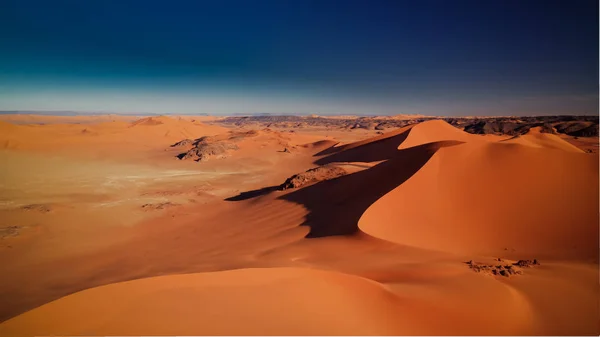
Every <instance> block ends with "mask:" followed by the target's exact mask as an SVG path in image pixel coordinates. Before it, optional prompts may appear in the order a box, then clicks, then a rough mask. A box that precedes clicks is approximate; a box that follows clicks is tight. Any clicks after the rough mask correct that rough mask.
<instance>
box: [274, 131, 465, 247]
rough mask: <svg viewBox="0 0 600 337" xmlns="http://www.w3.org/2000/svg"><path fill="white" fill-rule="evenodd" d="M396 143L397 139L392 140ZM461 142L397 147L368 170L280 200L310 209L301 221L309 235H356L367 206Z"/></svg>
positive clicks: (302, 190) (321, 183) (324, 182)
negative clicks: (434, 156) (447, 149)
mask: <svg viewBox="0 0 600 337" xmlns="http://www.w3.org/2000/svg"><path fill="white" fill-rule="evenodd" d="M396 142H397V139H395V140H394V141H393V143H396ZM462 143H463V142H459V141H442V142H434V143H428V144H423V145H419V146H415V147H411V148H408V149H404V150H397V149H395V148H394V149H395V150H394V151H395V153H394V154H393V155H391V158H389V159H388V160H386V161H384V162H382V163H379V164H377V165H375V166H373V167H371V168H369V169H367V170H363V171H359V172H356V173H353V174H350V175H346V176H342V177H339V178H336V179H332V180H327V181H322V182H320V183H317V184H314V185H310V186H307V187H305V188H302V189H300V190H297V191H294V192H292V193H289V194H286V195H283V196H280V197H279V199H283V200H287V201H290V202H294V203H297V204H301V205H303V206H304V207H306V209H308V211H309V213H308V215H307V216H306V218H305V221H304V222H303V223H302V226H309V227H310V232H309V233H308V235H307V236H306V237H307V238H318V237H325V236H332V235H348V234H353V233H355V232H357V231H358V220H359V219H360V217H361V216H362V215H363V213H364V212H365V211H366V210H367V208H369V207H370V206H371V205H372V204H373V203H375V202H376V201H377V200H378V199H379V198H381V197H382V196H384V195H386V194H387V193H389V192H390V191H391V190H393V189H395V188H396V187H398V186H400V185H401V184H402V183H404V182H405V181H406V180H408V179H409V178H410V177H411V176H413V175H414V174H415V173H416V172H417V171H419V169H421V167H423V166H424V165H425V164H426V163H427V161H429V159H430V158H431V157H432V156H433V155H434V154H435V153H436V152H437V150H439V149H440V148H443V147H449V146H454V145H458V144H462ZM396 146H397V145H396ZM390 147H391V146H390ZM357 153H358V156H361V155H363V153H361V152H357ZM362 158H364V157H362Z"/></svg>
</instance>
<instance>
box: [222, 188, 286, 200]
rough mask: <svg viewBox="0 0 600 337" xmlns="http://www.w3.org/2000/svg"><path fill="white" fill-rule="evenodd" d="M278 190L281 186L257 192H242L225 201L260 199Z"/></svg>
mask: <svg viewBox="0 0 600 337" xmlns="http://www.w3.org/2000/svg"><path fill="white" fill-rule="evenodd" d="M278 190H279V185H277V186H269V187H263V188H261V189H257V190H252V191H246V192H242V193H240V194H238V195H236V196H233V197H229V198H227V199H225V201H243V200H248V199H252V198H256V197H260V196H261V195H266V194H269V193H271V192H273V191H278Z"/></svg>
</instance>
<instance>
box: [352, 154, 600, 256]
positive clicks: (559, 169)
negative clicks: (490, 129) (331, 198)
mask: <svg viewBox="0 0 600 337" xmlns="http://www.w3.org/2000/svg"><path fill="white" fill-rule="evenodd" d="M567 145H568V144H567ZM598 186H599V182H598V157H597V156H589V155H586V154H583V153H573V152H568V151H563V150H556V149H548V148H537V147H531V146H524V145H517V144H512V145H511V144H505V143H489V144H463V145H461V146H457V147H452V148H445V149H442V150H440V151H438V152H437V153H436V154H435V155H434V157H433V158H431V160H430V161H429V163H428V164H427V165H425V166H424V167H423V168H422V169H421V171H419V172H418V173H417V174H415V175H414V177H413V178H412V179H411V180H410V181H408V182H407V183H405V184H404V185H401V186H399V187H397V188H396V189H394V191H392V192H391V193H389V194H387V195H386V196H385V197H383V198H382V199H381V200H379V201H378V202H376V203H374V204H373V205H372V206H371V207H370V208H369V209H368V210H367V211H366V212H365V214H364V215H363V216H362V218H361V220H360V223H359V227H360V228H361V229H362V230H363V231H365V232H367V233H369V234H371V235H374V236H376V237H381V238H385V239H386V240H391V241H394V242H398V243H403V244H411V245H416V246H419V247H424V248H435V249H444V250H448V251H453V252H463V253H464V252H473V253H478V254H502V256H513V257H517V256H523V255H519V254H525V255H526V256H529V257H542V258H550V257H551V258H559V259H560V258H582V259H591V260H594V261H597V255H598V226H597V223H598V204H599V199H598V193H599V190H598ZM424 205H426V206H424ZM424 207H426V210H427V211H426V213H423V208H424Z"/></svg>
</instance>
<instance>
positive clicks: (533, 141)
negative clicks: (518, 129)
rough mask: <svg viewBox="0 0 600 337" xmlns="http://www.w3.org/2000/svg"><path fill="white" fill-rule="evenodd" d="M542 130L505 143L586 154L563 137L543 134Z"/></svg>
mask: <svg viewBox="0 0 600 337" xmlns="http://www.w3.org/2000/svg"><path fill="white" fill-rule="evenodd" d="M540 129H541V128H540V127H536V128H531V129H530V130H529V132H527V133H526V134H524V135H521V136H515V137H512V138H509V139H507V140H504V141H503V142H505V143H510V144H521V145H526V146H532V147H538V148H550V149H557V150H563V151H569V152H577V153H584V151H583V150H581V149H579V148H578V147H576V146H575V145H572V144H570V143H569V142H567V141H565V140H563V139H562V138H561V137H559V136H557V135H552V134H549V133H542V132H540Z"/></svg>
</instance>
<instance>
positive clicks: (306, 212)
mask: <svg viewBox="0 0 600 337" xmlns="http://www.w3.org/2000/svg"><path fill="white" fill-rule="evenodd" d="M0 117H1V118H0V145H1V149H0V162H1V165H0V271H1V274H2V278H0V297H1V298H2V301H1V303H2V304H1V305H0V322H1V323H0V335H2V336H33V335H176V334H177V335H204V334H210V335H228V334H229V335H232V334H233V335H235V334H243V335H256V334H258V335H290V334H291V335H298V334H300V335H315V334H318V335H327V334H334V335H339V334H345V335H365V334H367V335H399V334H412V335H422V334H446V335H448V334H450V335H453V334H461V335H470V334H495V335H498V334H500V335H503V334H508V335H513V334H516V335H526V334H536V335H597V334H598V333H600V323H599V318H600V311H599V310H600V309H599V306H598V303H599V300H600V284H599V281H598V280H599V272H598V267H599V265H598V264H599V261H598V251H599V242H598V240H599V228H598V223H599V204H600V200H599V177H598V174H599V172H598V171H599V157H598V118H597V117H595V119H594V118H584V119H580V120H578V119H577V118H570V119H568V120H560V119H557V118H554V119H553V118H549V119H535V118H531V119H521V120H519V119H517V118H504V119H497V120H495V119H485V120H484V119H473V118H465V119H463V120H459V119H453V120H445V119H436V118H423V117H422V116H412V117H411V116H397V117H395V118H391V117H390V118H385V119H376V118H370V119H358V118H354V117H344V118H342V117H339V118H321V117H318V116H312V117H280V118H279V119H278V118H277V117H262V119H261V117H256V118H244V117H231V118H215V117H207V116H152V117H134V116H118V115H104V116H35V115H3V116H0ZM434 323H435V324H434Z"/></svg>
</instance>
